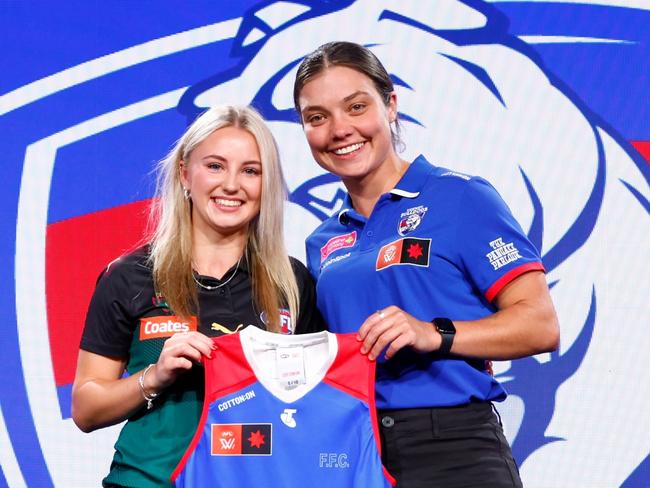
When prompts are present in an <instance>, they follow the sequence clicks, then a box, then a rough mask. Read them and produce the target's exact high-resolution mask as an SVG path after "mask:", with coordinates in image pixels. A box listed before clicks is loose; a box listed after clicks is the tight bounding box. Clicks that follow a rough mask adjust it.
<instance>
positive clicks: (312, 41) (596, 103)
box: [0, 0, 650, 488]
mask: <svg viewBox="0 0 650 488" xmlns="http://www.w3.org/2000/svg"><path fill="white" fill-rule="evenodd" d="M0 12H2V15H0V26H1V27H2V29H0V32H2V34H0V35H1V36H2V45H3V47H4V49H3V50H2V52H3V53H2V56H1V57H0V63H1V67H2V73H3V75H2V77H1V78H0V134H1V137H0V148H1V154H2V157H3V164H2V167H3V169H4V173H3V183H4V184H3V190H2V192H0V201H1V202H2V207H1V208H2V221H1V225H2V234H3V236H4V237H3V239H2V240H1V241H0V263H1V266H0V277H1V278H0V282H1V283H2V294H0V303H1V310H2V319H3V320H2V327H1V329H0V330H1V331H2V341H0V347H1V352H2V354H1V356H0V357H1V358H2V363H3V364H2V368H0V371H1V375H2V376H1V381H0V402H1V403H0V405H1V415H0V466H1V471H0V486H10V487H21V486H28V487H50V486H57V487H59V486H60V487H88V486H98V485H99V484H100V480H101V478H102V477H103V476H104V475H105V474H106V472H107V470H108V466H109V463H110V459H111V457H112V445H113V442H114V440H115V437H116V434H117V431H118V429H119V426H117V427H113V428H108V429H103V430H100V431H97V432H94V433H92V434H83V433H81V432H80V431H79V430H78V429H77V428H76V427H75V426H74V424H73V422H72V419H71V418H70V391H71V383H72V381H73V378H74V371H75V362H76V355H77V348H78V343H79V337H80V334H81V329H82V326H83V320H84V314H85V310H86V307H87V304H88V300H89V298H90V295H91V293H92V290H93V287H94V282H95V279H96V277H97V275H98V273H99V272H100V270H101V269H102V268H103V267H104V266H105V265H106V264H107V263H108V262H110V261H111V260H112V259H114V258H115V257H117V256H119V255H120V254H122V253H123V252H125V251H127V250H129V249H131V248H132V247H133V245H134V244H135V243H136V242H137V241H138V240H139V239H140V238H141V236H142V230H143V227H144V224H145V221H146V211H147V204H148V201H149V199H150V198H151V197H152V194H153V176H152V169H153V166H154V164H155V162H156V161H157V160H158V159H160V158H162V157H163V155H164V154H165V153H166V152H167V151H168V149H169V148H170V146H171V145H172V144H173V143H174V141H175V140H176V138H178V137H179V136H180V134H181V133H182V131H183V129H184V127H185V126H186V124H187V123H188V121H190V120H191V119H193V118H194V117H195V116H196V114H198V113H200V112H201V111H202V110H204V109H205V108H206V107H208V106H210V105H213V104H218V103H238V104H242V103H251V104H253V105H255V106H256V107H257V108H258V109H260V110H261V111H262V113H263V114H264V116H265V117H266V118H267V119H268V120H269V123H270V125H271V127H272V130H273V132H274V134H275V136H276V137H277V139H278V142H279V145H280V148H281V153H282V158H283V165H284V167H285V174H286V176H287V178H288V183H289V187H290V190H291V196H290V202H288V203H287V206H286V217H287V224H286V236H285V240H286V242H287V244H288V247H289V249H290V252H291V254H293V255H295V256H297V257H299V258H301V259H304V250H303V242H304V238H305V237H306V236H307V234H309V232H310V231H311V230H312V229H313V228H314V227H315V226H316V225H317V224H318V223H319V222H320V221H321V220H322V219H324V218H326V217H327V216H329V215H331V214H332V213H333V212H335V211H336V209H337V208H338V206H339V205H340V203H341V199H342V186H341V185H340V183H338V182H337V181H336V180H335V179H334V178H333V177H331V176H329V175H326V174H324V173H323V172H322V170H321V169H320V168H319V167H318V166H317V165H316V164H315V163H314V162H313V160H312V157H311V155H310V153H309V150H308V148H307V145H306V142H305V140H304V136H303V135H302V129H301V127H300V125H299V124H298V123H297V117H296V114H295V113H294V111H293V108H292V96H291V89H292V82H293V77H294V74H295V69H296V66H297V63H298V62H299V60H300V59H301V58H302V56H304V55H305V54H307V53H308V52H310V51H311V50H313V49H314V48H315V47H317V46H318V45H320V44H322V43H324V42H327V41H331V40H350V41H354V42H358V43H362V44H364V45H367V46H371V48H372V50H373V51H374V52H375V53H376V54H377V55H378V56H379V58H380V59H381V60H382V61H384V63H385V65H386V67H387V68H388V69H389V71H390V73H391V75H392V76H393V78H394V80H395V82H396V85H397V92H398V102H399V109H400V115H401V117H402V120H403V125H404V128H405V131H404V132H405V133H404V137H403V138H404V141H405V143H406V149H405V151H404V153H403V157H404V158H406V159H412V158H413V157H415V156H416V155H417V154H419V153H423V154H425V155H426V156H427V157H428V158H429V160H431V161H433V162H434V163H436V164H439V165H441V166H447V167H451V168H453V169H454V170H457V171H460V172H463V173H469V174H477V175H481V176H484V177H486V178H487V179H488V180H489V181H491V182H492V183H493V184H494V185H495V186H496V187H497V189H498V190H499V191H500V193H501V194H502V195H503V197H504V198H505V200H506V201H507V202H508V204H509V205H510V206H511V208H512V209H513V212H514V213H515V216H516V217H517V218H518V220H519V221H520V223H521V224H522V226H523V228H524V229H525V230H526V231H527V232H528V234H529V236H530V238H531V239H532V241H533V242H534V243H536V245H537V246H538V247H539V248H540V249H541V251H542V255H543V259H544V263H545V266H546V268H547V271H548V275H547V279H548V282H549V284H550V286H551V293H552V296H553V299H554V302H555V305H556V307H557V311H558V314H559V317H560V324H561V331H562V345H561V347H560V350H559V351H557V352H556V353H552V354H544V355H540V356H536V357H533V358H528V359H522V360H518V361H511V362H510V361H509V362H501V363H497V364H496V365H495V374H496V375H498V377H499V379H500V380H501V381H502V382H503V383H504V385H505V386H506V388H507V389H508V391H509V393H510V396H509V398H508V400H507V401H506V402H505V403H504V404H502V405H500V406H499V410H500V411H501V414H502V417H503V421H504V424H505V429H506V434H507V436H508V438H509V439H510V441H511V443H512V446H513V450H514V454H515V457H516V458H517V461H518V462H519V464H520V468H521V473H522V478H523V480H524V484H525V486H527V487H549V488H555V487H585V488H593V487H603V488H606V487H624V488H644V487H645V488H647V487H648V486H650V414H649V413H648V412H650V355H649V354H648V351H650V305H649V302H650V300H649V299H650V215H649V214H650V185H649V182H650V162H649V161H650V102H649V101H648V100H650V98H649V93H650V28H649V27H648V26H650V3H649V2H647V1H646V0H574V1H573V2H547V1H544V0H538V1H532V0H530V1H519V2H512V1H482V0H399V1H389V0H358V1H351V0H331V1H315V0H313V1H308V0H304V1H290V2H289V1H286V2H283V1H277V2H273V1H253V0H249V1H245V2H244V1H241V2H227V1H214V2H203V1H201V2H199V1H192V2H178V1H168V2H157V3H156V4H155V5H154V4H153V3H150V2H129V3H126V2H120V3H106V4H101V3H97V2H90V3H88V4H80V3H76V4H73V5H72V4H68V3H64V2H57V3H52V4H48V3H39V4H35V3H29V2H5V3H2V4H1V5H0ZM432 211H435V209H428V212H432Z"/></svg>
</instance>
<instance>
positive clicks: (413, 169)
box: [389, 155, 431, 198]
mask: <svg viewBox="0 0 650 488" xmlns="http://www.w3.org/2000/svg"><path fill="white" fill-rule="evenodd" d="M430 172H431V164H430V163H429V161H427V160H426V159H425V158H424V156H422V155H420V156H418V157H417V158H415V160H414V161H413V162H412V163H411V164H409V167H408V168H407V169H406V173H404V175H403V176H402V178H401V179H400V180H399V181H398V182H397V185H395V188H393V189H392V190H391V191H390V192H389V193H391V194H392V195H397V196H399V197H404V198H416V197H417V196H419V195H420V192H421V191H422V188H423V187H424V185H425V183H426V181H427V176H428V175H429V173H430Z"/></svg>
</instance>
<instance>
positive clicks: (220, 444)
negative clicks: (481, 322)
mask: <svg viewBox="0 0 650 488" xmlns="http://www.w3.org/2000/svg"><path fill="white" fill-rule="evenodd" d="M272 431H273V428H272V425H271V424H211V425H210V436H211V440H210V452H211V454H212V455H213V456H270V455H271V453H272V449H271V435H272Z"/></svg>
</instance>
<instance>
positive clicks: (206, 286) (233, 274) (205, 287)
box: [192, 256, 242, 290]
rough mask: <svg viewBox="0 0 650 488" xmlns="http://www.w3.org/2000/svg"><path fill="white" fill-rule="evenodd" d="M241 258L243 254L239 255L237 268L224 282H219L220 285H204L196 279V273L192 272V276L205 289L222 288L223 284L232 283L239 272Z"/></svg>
mask: <svg viewBox="0 0 650 488" xmlns="http://www.w3.org/2000/svg"><path fill="white" fill-rule="evenodd" d="M241 258H242V256H239V260H238V261H237V266H235V269H234V270H233V272H232V274H231V275H230V277H228V279H227V280H226V281H224V282H223V283H219V284H218V285H214V286H210V285H204V284H203V283H201V282H200V281H199V280H197V279H196V276H194V273H192V278H194V282H195V283H196V284H197V285H199V286H200V287H201V288H203V289H204V290H216V289H217V288H221V287H222V286H226V285H227V284H228V283H230V280H232V279H233V278H234V277H235V275H236V274H237V270H238V269H239V264H240V263H241Z"/></svg>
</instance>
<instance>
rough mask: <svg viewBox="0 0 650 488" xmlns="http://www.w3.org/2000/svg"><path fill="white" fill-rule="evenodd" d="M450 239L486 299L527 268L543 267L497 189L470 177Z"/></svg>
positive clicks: (489, 299) (526, 270)
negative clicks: (456, 223)
mask: <svg viewBox="0 0 650 488" xmlns="http://www.w3.org/2000/svg"><path fill="white" fill-rule="evenodd" d="M457 222H458V227H457V232H456V236H455V240H454V245H455V246H456V249H457V252H458V254H459V256H460V261H461V263H462V265H463V268H464V271H465V273H466V274H467V275H468V276H469V277H470V279H471V280H472V281H473V283H474V284H475V286H476V287H477V288H478V289H479V290H480V291H481V293H482V294H483V295H484V296H485V298H486V299H487V300H488V301H492V300H493V299H494V297H496V296H497V294H498V293H499V292H500V291H501V289H502V288H503V287H504V286H505V285H507V284H508V283H509V282H511V281H512V280H514V279H515V278H517V277H518V276H520V275H522V274H523V273H526V272H528V271H535V270H539V271H544V267H543V265H542V260H541V257H540V254H539V251H538V250H537V249H536V248H535V246H534V245H533V244H532V242H530V240H529V239H528V238H527V237H526V235H525V233H524V231H523V230H522V228H521V226H520V225H519V223H518V222H517V221H516V220H515V218H514V217H513V215H512V212H511V211H510V209H509V208H508V206H507V205H506V203H505V202H504V201H503V199H502V198H501V196H500V195H499V193H498V192H497V191H496V190H495V189H494V187H492V185H490V184H489V183H488V182H487V181H485V180H483V179H482V178H472V180H470V181H469V182H467V185H466V187H465V192H464V194H463V197H462V199H461V200H460V206H459V216H458V218H457Z"/></svg>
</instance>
